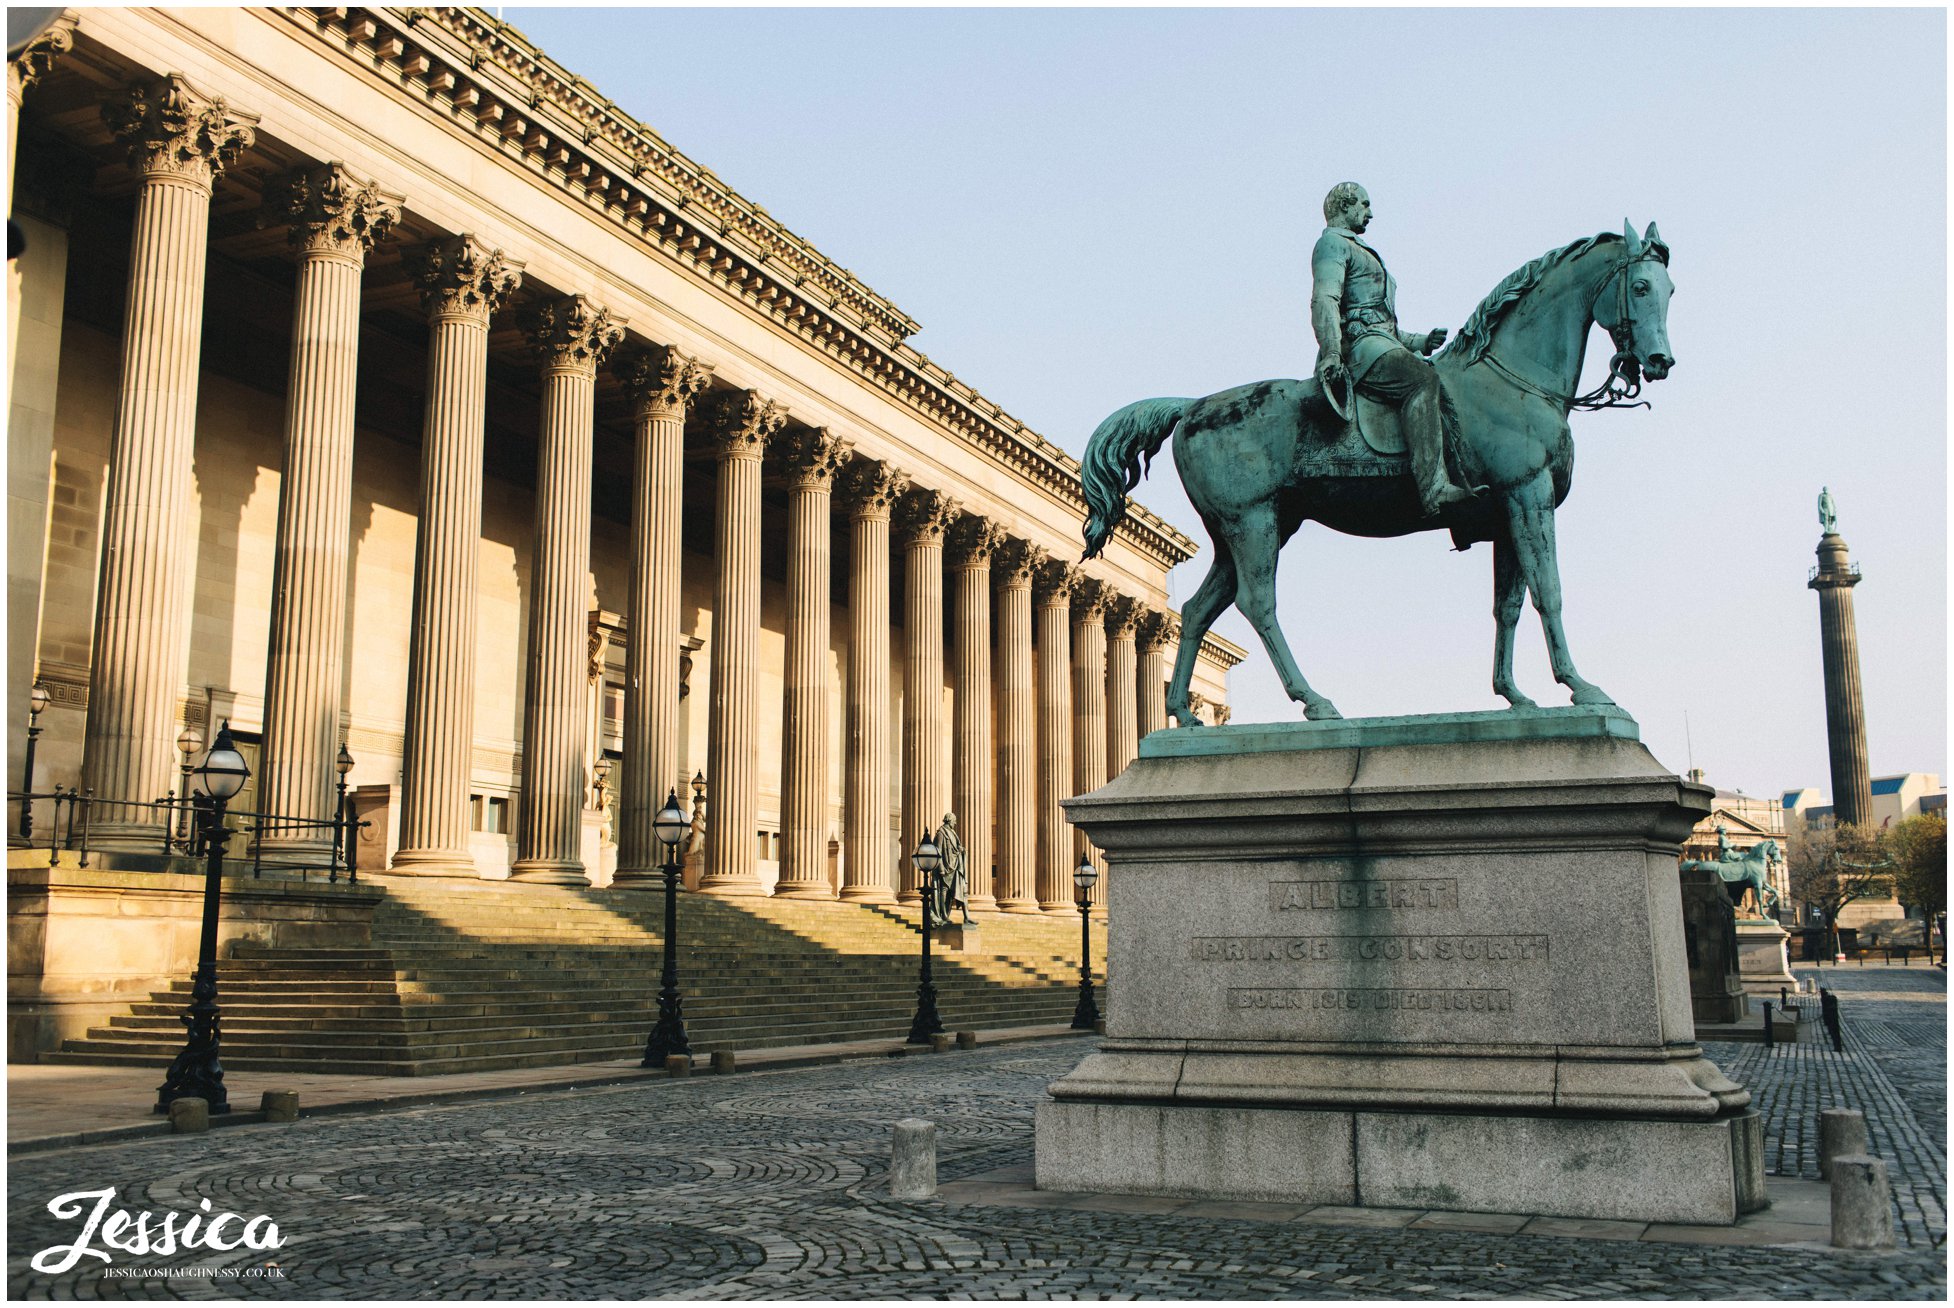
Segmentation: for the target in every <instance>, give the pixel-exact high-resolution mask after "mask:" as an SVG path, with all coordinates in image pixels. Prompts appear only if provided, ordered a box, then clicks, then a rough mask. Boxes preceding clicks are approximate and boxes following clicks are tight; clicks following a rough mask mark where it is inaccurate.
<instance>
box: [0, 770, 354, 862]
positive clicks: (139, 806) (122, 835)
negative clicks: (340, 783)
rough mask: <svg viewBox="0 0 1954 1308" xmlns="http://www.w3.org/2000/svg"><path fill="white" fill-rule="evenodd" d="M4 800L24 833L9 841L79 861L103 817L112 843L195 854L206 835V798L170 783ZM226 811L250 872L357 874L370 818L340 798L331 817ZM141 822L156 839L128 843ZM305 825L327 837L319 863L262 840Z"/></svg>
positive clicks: (297, 832) (13, 794) (12, 794)
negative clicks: (247, 845)
mask: <svg viewBox="0 0 1954 1308" xmlns="http://www.w3.org/2000/svg"><path fill="white" fill-rule="evenodd" d="M7 803H8V804H9V805H18V806H20V810H21V816H20V817H19V818H18V819H17V820H15V821H14V822H13V823H12V824H11V825H10V826H9V827H8V830H9V831H14V832H19V831H26V832H29V833H30V835H29V836H28V837H27V838H25V839H23V838H21V837H19V836H16V837H15V838H14V843H13V847H14V848H16V849H19V848H29V849H45V850H47V851H49V853H51V854H52V853H56V852H58V851H61V850H68V851H73V852H75V853H77V854H79V856H80V857H79V860H78V861H79V865H80V866H82V867H87V866H88V859H89V836H90V832H91V829H92V828H93V827H95V826H97V825H102V824H108V823H113V824H115V825H116V826H117V827H118V828H119V829H118V830H117V832H116V835H117V837H118V839H117V841H116V848H117V849H118V850H119V851H131V852H135V853H146V852H150V853H156V854H162V855H180V856H183V857H188V858H195V857H200V856H201V855H202V854H203V853H204V842H205V839H206V837H205V834H204V824H203V822H202V821H201V810H202V808H203V803H204V801H203V797H202V796H201V795H194V794H193V795H187V796H186V795H178V794H177V793H176V792H174V791H171V792H170V793H169V794H166V795H164V796H163V797H162V798H161V799H156V800H149V801H146V802H145V801H140V800H107V799H98V798H96V797H95V796H94V795H93V793H92V792H90V791H86V790H77V789H75V788H74V787H72V786H69V787H63V786H56V787H55V788H54V789H53V790H49V791H36V792H26V791H18V790H15V791H9V792H8V793H7ZM43 813H46V814H47V815H48V816H50V817H51V818H52V821H48V822H45V823H44V822H43V821H42V820H41V815H42V814H43ZM224 818H225V827H226V828H227V829H228V830H231V831H234V832H236V833H238V834H239V835H243V836H246V837H248V838H249V839H250V841H251V875H252V876H254V877H260V876H263V875H264V874H265V873H266V872H267V871H272V872H284V873H290V872H296V873H298V875H299V878H300V879H301V880H309V879H310V878H311V876H312V874H313V873H315V872H324V873H325V874H326V880H327V881H329V882H336V881H338V880H339V878H340V876H341V875H342V874H343V875H344V876H345V877H346V879H347V881H349V882H357V881H358V880H359V879H360V862H359V833H360V832H361V831H363V830H364V829H366V828H367V827H369V826H371V825H372V823H371V822H370V821H368V820H366V819H361V818H355V817H354V816H353V815H352V812H351V811H350V809H348V808H347V807H346V806H344V805H341V806H340V807H339V811H338V812H337V813H336V814H335V815H334V816H333V817H330V818H300V817H293V816H291V815H290V814H285V813H254V812H251V811H249V810H246V809H236V808H232V809H227V810H226V811H225V813H224ZM144 827H149V828H153V829H154V831H155V836H154V838H153V839H154V843H153V844H151V843H149V841H150V837H149V836H148V834H147V833H143V834H142V838H141V840H139V841H137V842H135V843H131V842H130V841H129V839H128V836H129V834H130V832H131V829H132V828H133V829H135V830H137V831H140V829H141V828H144ZM309 832H312V833H317V834H318V835H319V836H320V837H322V838H326V837H329V844H328V851H327V861H326V862H325V863H324V864H320V863H318V862H317V861H315V860H312V859H307V858H303V857H295V856H293V855H292V854H290V853H287V852H285V851H284V850H282V849H281V848H280V847H279V846H278V845H277V844H276V843H274V844H273V846H272V848H270V849H267V848H266V847H265V841H266V839H267V837H269V838H271V839H272V840H273V841H274V842H276V841H279V840H284V839H290V838H293V837H301V838H302V837H303V836H304V835H305V834H306V833H309ZM97 852H99V850H98V851H97Z"/></svg>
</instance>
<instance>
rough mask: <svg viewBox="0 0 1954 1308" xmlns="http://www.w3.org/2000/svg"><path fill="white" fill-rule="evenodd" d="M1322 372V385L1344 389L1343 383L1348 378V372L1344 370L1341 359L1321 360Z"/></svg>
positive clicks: (1332, 388)
mask: <svg viewBox="0 0 1954 1308" xmlns="http://www.w3.org/2000/svg"><path fill="white" fill-rule="evenodd" d="M1322 374H1323V385H1324V386H1326V387H1328V388H1329V389H1331V390H1339V391H1340V390H1342V389H1344V383H1345V382H1346V381H1348V380H1349V378H1350V374H1349V373H1348V372H1346V371H1345V370H1344V366H1343V360H1341V359H1325V360H1323V368H1322Z"/></svg>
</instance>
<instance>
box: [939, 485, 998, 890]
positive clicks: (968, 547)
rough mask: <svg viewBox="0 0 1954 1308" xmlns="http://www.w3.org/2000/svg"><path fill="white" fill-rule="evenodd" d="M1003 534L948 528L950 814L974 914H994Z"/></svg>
mask: <svg viewBox="0 0 1954 1308" xmlns="http://www.w3.org/2000/svg"><path fill="white" fill-rule="evenodd" d="M1003 543H1004V532H1003V530H1002V529H1001V528H1000V527H999V526H998V525H997V524H996V523H995V522H992V521H991V520H990V519H988V518H980V517H977V516H975V515H974V514H973V515H969V516H966V517H965V518H964V519H963V520H962V521H960V522H958V523H957V524H956V526H954V527H952V528H951V529H950V544H949V553H948V556H947V557H948V559H949V565H950V571H951V573H952V574H953V575H954V576H955V577H956V597H955V603H956V606H957V620H956V626H955V642H956V672H957V677H956V721H957V726H956V734H955V742H956V749H955V753H956V757H955V760H954V766H953V767H952V769H951V795H952V802H951V811H952V812H954V813H955V814H956V815H957V828H958V832H959V834H960V835H961V836H962V838H963V848H964V857H965V860H966V862H965V870H966V875H967V876H968V878H969V888H968V896H969V904H970V911H971V912H973V913H994V912H996V911H997V891H996V886H995V884H994V880H995V878H994V875H993V869H994V868H995V867H996V857H995V855H994V853H993V851H994V849H995V838H994V827H995V824H996V821H997V801H996V794H997V792H996V788H995V786H994V784H993V773H994V770H995V769H996V767H997V757H996V754H995V752H994V751H993V750H992V748H991V712H992V691H991V556H992V555H993V554H995V553H996V552H997V549H998V547H999V546H1000V545H1002V544H1003Z"/></svg>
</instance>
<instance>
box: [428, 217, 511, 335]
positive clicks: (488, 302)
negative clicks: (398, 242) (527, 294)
mask: <svg viewBox="0 0 1954 1308" xmlns="http://www.w3.org/2000/svg"><path fill="white" fill-rule="evenodd" d="M407 266H408V269H409V271H410V272H412V273H413V275H414V284H415V285H416V286H419V287H420V288H421V305H422V307H423V308H425V309H426V310H427V313H428V317H430V318H472V319H474V320H475V321H477V322H480V323H486V322H488V320H489V318H490V317H491V316H493V315H494V313H495V312H496V310H498V309H500V308H501V307H502V306H503V305H505V304H507V303H508V302H509V297H510V296H511V295H513V294H515V290H516V287H518V286H520V285H521V284H522V265H521V264H520V263H517V262H516V261H515V260H513V259H508V258H504V257H503V254H502V251H500V250H491V249H489V248H488V247H487V246H486V245H483V244H482V243H481V242H480V241H478V240H476V239H475V238H474V237H472V236H449V237H444V238H443V239H441V240H438V241H434V242H431V243H429V244H427V245H424V246H422V247H421V248H420V249H419V250H417V251H416V252H414V253H413V254H412V255H410V256H409V257H408V259H407Z"/></svg>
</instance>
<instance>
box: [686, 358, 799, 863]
mask: <svg viewBox="0 0 1954 1308" xmlns="http://www.w3.org/2000/svg"><path fill="white" fill-rule="evenodd" d="M786 421H787V411H786V410H785V409H782V408H781V407H780V406H779V405H777V404H775V403H774V402H773V401H772V400H769V399H767V398H766V397H765V396H763V395H761V394H760V393H759V392H758V391H735V392H733V393H732V394H730V395H727V396H725V397H723V398H722V399H721V401H720V402H719V404H718V405H717V406H716V407H715V408H714V409H713V412H712V438H713V443H714V446H715V448H716V450H717V451H718V461H719V491H718V509H717V517H716V525H715V530H714V537H713V541H714V550H713V555H714V557H715V558H717V559H718V560H719V581H718V584H717V585H716V586H715V587H714V588H713V601H712V713H711V716H710V717H709V718H708V719H707V723H706V783H707V784H708V785H710V786H711V787H712V818H711V820H710V821H708V822H707V823H706V862H705V871H704V873H703V874H702V875H701V876H700V878H699V889H700V891H702V892H703V893H705V894H708V895H757V894H759V893H760V872H759V867H758V863H759V851H758V850H757V849H756V848H755V847H754V844H755V840H756V839H757V835H758V832H759V826H758V825H757V824H758V822H759V808H760V796H759V791H760V760H759V751H760V739H759V738H760V659H759V650H760V532H761V530H762V527H761V523H760V460H761V459H762V458H763V457H764V456H765V454H766V451H767V442H768V441H770V440H772V439H773V437H774V433H776V432H778V431H779V430H780V428H781V424H783V423H784V422H786Z"/></svg>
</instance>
